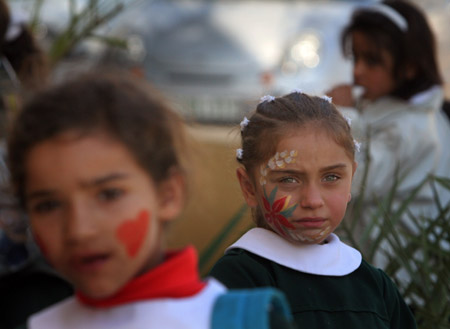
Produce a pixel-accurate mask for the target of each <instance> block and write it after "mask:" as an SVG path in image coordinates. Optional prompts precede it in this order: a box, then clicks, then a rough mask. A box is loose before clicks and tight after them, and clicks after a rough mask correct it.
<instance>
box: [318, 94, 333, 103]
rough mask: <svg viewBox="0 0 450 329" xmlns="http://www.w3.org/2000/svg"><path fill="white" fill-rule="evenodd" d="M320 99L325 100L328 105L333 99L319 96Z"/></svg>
mask: <svg viewBox="0 0 450 329" xmlns="http://www.w3.org/2000/svg"><path fill="white" fill-rule="evenodd" d="M320 98H322V99H324V100H326V101H327V102H328V103H331V101H332V100H333V98H331V97H329V96H327V95H323V96H320Z"/></svg>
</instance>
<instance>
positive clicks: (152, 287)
mask: <svg viewBox="0 0 450 329" xmlns="http://www.w3.org/2000/svg"><path fill="white" fill-rule="evenodd" d="M204 286H205V283H204V282H202V281H201V280H200V276H199V274H198V269H197V253H196V251H195V249H194V247H192V246H189V247H186V248H185V249H183V250H181V251H176V252H168V253H167V254H166V260H165V261H164V262H163V263H162V264H160V265H158V266H157V267H155V268H154V269H152V270H150V271H149V272H147V273H145V274H143V275H141V276H139V277H137V278H134V279H133V280H131V281H130V282H128V283H127V284H126V285H125V286H124V287H123V288H122V289H121V290H120V291H119V292H118V293H116V294H115V295H113V296H111V297H108V298H106V299H92V298H90V297H87V296H86V295H83V294H82V293H81V292H79V291H77V292H76V297H77V298H78V300H79V301H80V302H81V303H82V304H85V305H88V306H92V307H98V308H106V307H112V306H117V305H121V304H126V303H130V302H135V301H139V300H147V299H153V298H180V297H188V296H192V295H195V294H196V293H198V292H199V291H200V290H202V289H203V287H204Z"/></svg>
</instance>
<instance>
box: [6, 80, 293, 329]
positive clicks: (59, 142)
mask: <svg viewBox="0 0 450 329" xmlns="http://www.w3.org/2000/svg"><path fill="white" fill-rule="evenodd" d="M123 74H124V73H122V76H121V77H120V78H119V75H117V76H115V75H106V74H101V73H98V72H97V73H92V74H88V75H86V76H82V77H79V78H77V79H74V80H73V81H69V82H66V83H64V84H62V85H60V86H56V87H53V88H50V89H48V90H45V91H42V92H40V93H39V94H37V95H36V96H35V97H34V98H33V99H31V100H30V101H29V102H28V103H27V104H26V105H25V106H24V108H23V110H22V112H21V113H20V115H19V117H18V119H17V122H16V123H15V125H14V127H13V130H12V133H11V136H10V139H9V160H10V165H11V173H12V179H13V183H14V185H15V187H16V191H17V194H18V197H19V199H20V200H21V202H22V204H23V206H24V207H25V208H26V210H27V212H28V214H29V218H30V224H31V228H32V232H33V235H34V238H35V240H36V242H37V243H38V245H39V246H40V248H41V250H42V253H43V254H44V255H45V257H46V259H47V260H48V262H49V263H50V264H51V265H52V266H53V267H54V268H55V269H56V270H57V271H58V272H59V273H60V274H62V275H63V276H64V277H65V278H67V279H68V280H69V281H70V282H72V283H73V285H74V287H75V289H76V296H74V297H71V298H68V299H66V300H64V301H62V302H60V303H57V304H56V305H54V306H52V307H50V308H48V309H46V310H44V311H42V312H39V313H37V314H36V315H33V316H32V317H31V319H30V320H29V322H28V326H29V328H32V329H41V328H43V329H44V328H45V329H51V328H66V329H70V328H73V329H74V328H83V329H89V328H108V329H111V328H112V329H114V328H158V329H160V328H173V329H175V328H176V329H180V328H199V329H201V328H211V321H212V320H211V317H212V311H213V309H214V310H215V304H216V301H218V300H219V299H220V298H221V297H222V296H227V294H225V290H226V289H225V287H224V286H223V285H222V284H220V283H219V282H217V281H216V280H214V279H210V280H207V281H202V280H200V278H199V274H198V272H197V262H196V253H195V251H194V249H193V248H192V247H186V248H185V249H183V250H180V251H171V252H169V251H167V250H165V248H164V233H165V229H166V227H167V225H168V224H169V223H170V222H171V221H172V220H174V219H175V218H176V217H177V216H178V215H179V213H180V212H181V210H182V208H183V204H184V198H185V189H186V187H185V181H186V166H185V164H186V153H185V151H186V145H185V142H186V140H185V136H184V133H183V131H184V130H183V128H184V127H183V125H182V122H181V120H180V119H179V117H178V116H177V115H175V113H174V112H172V111H171V110H170V109H169V108H167V107H166V105H165V104H164V103H163V102H162V101H161V100H160V99H159V98H158V97H157V96H156V95H155V93H154V91H152V90H149V89H148V88H147V87H146V86H145V85H143V84H141V83H140V82H137V81H135V80H133V79H132V78H129V77H128V78H126V77H124V76H123ZM221 305H222V304H221ZM275 305H278V306H277V307H278V308H279V309H280V310H282V311H283V310H286V308H284V304H276V303H275ZM280 305H281V306H283V307H280ZM264 312H265V313H266V314H267V311H264ZM288 314H289V316H290V313H289V312H288ZM278 315H279V316H281V318H283V319H284V320H288V318H289V317H288V316H286V317H285V316H284V313H282V312H280V313H279V314H278ZM262 318H264V313H262V314H261V316H260V317H259V319H262ZM231 320H233V318H232V316H231ZM213 328H215V327H213ZM245 328H247V327H245ZM286 328H287V326H286Z"/></svg>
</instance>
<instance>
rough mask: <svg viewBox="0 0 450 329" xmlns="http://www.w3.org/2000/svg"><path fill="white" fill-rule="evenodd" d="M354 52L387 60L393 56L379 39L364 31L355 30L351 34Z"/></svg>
mask: <svg viewBox="0 0 450 329" xmlns="http://www.w3.org/2000/svg"><path fill="white" fill-rule="evenodd" d="M351 45H352V52H353V53H354V54H358V55H362V56H370V57H372V58H374V57H375V58H379V59H382V60H387V59H389V58H390V57H391V55H390V53H389V52H388V50H387V48H386V46H383V44H382V43H380V41H379V40H377V39H374V38H372V37H371V36H370V35H368V34H367V33H364V32H362V31H353V32H352V34H351Z"/></svg>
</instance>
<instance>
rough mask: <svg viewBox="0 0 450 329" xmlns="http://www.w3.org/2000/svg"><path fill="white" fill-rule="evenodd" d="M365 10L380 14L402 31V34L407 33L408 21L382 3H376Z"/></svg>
mask: <svg viewBox="0 0 450 329" xmlns="http://www.w3.org/2000/svg"><path fill="white" fill-rule="evenodd" d="M366 9H367V10H370V11H373V12H376V13H379V14H382V15H383V16H385V17H386V18H388V19H389V20H390V21H391V22H392V23H394V24H395V25H397V27H398V28H399V29H400V30H402V32H406V31H408V21H407V20H406V19H405V17H403V16H402V15H401V14H400V13H399V12H398V11H396V10H395V9H394V8H392V7H390V6H387V5H385V4H382V3H377V4H376V5H373V6H370V7H367V8H366Z"/></svg>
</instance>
